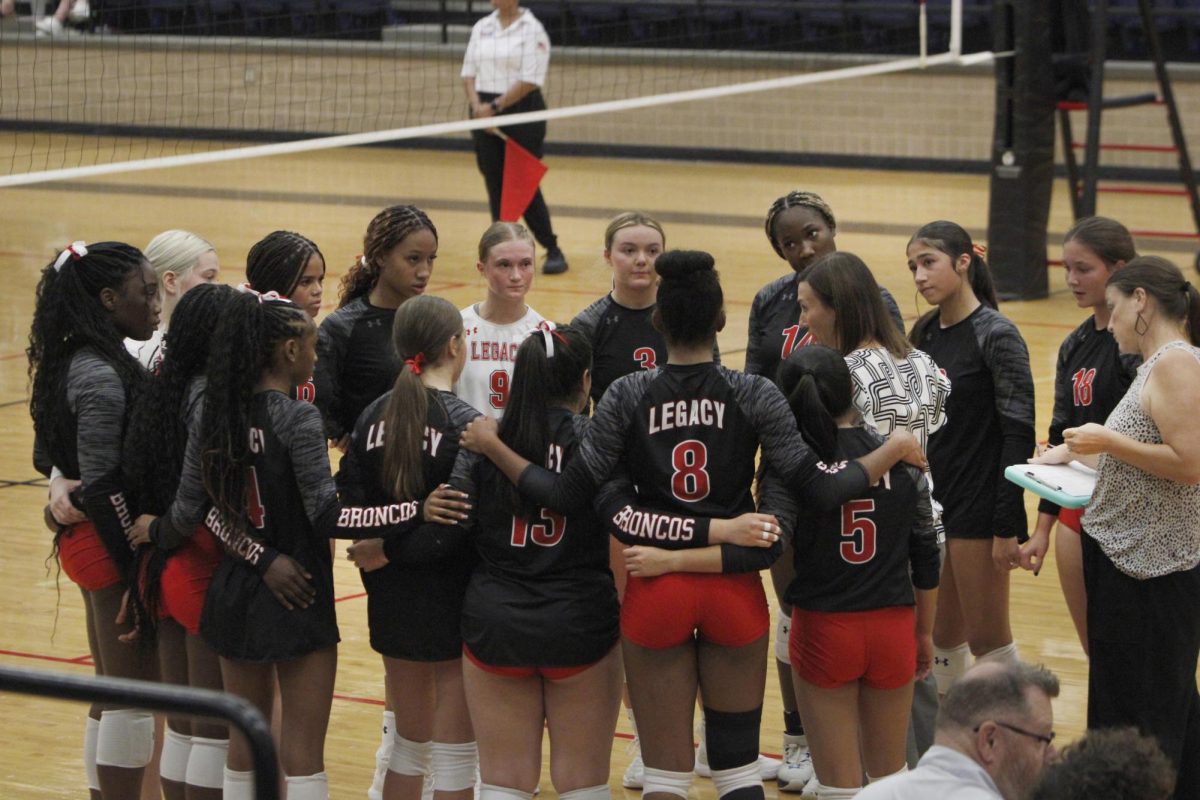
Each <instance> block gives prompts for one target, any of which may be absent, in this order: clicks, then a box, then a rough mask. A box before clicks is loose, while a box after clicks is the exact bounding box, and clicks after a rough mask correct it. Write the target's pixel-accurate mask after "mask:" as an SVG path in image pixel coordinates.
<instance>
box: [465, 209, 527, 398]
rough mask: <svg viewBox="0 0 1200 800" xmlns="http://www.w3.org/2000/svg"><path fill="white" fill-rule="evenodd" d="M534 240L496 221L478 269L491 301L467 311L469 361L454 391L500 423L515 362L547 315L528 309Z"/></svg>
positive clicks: (485, 235) (520, 229) (511, 224)
mask: <svg viewBox="0 0 1200 800" xmlns="http://www.w3.org/2000/svg"><path fill="white" fill-rule="evenodd" d="M533 250H534V247H533V237H531V236H530V235H529V231H527V230H525V228H524V227H522V226H521V225H518V224H516V223H515V222H494V223H492V225H491V226H490V227H489V228H488V229H487V230H486V231H484V233H483V237H482V238H480V240H479V261H478V263H476V265H475V268H476V269H477V270H479V274H480V275H482V276H483V278H484V280H485V281H486V282H487V297H486V298H484V300H483V302H482V303H475V304H474V305H470V306H467V307H466V308H464V309H463V310H462V318H463V328H464V330H465V331H466V336H467V361H466V365H465V366H464V367H463V372H462V376H461V377H460V378H459V379H458V383H456V384H455V386H454V393H455V394H457V395H458V396H459V397H461V398H462V399H463V400H464V401H465V402H466V403H467V405H469V406H471V407H472V408H475V409H478V410H479V411H480V413H482V414H485V415H487V416H489V417H494V418H495V419H499V418H500V417H501V416H502V415H503V414H504V404H505V403H506V402H507V401H508V388H509V381H511V380H512V362H513V359H514V358H516V355H517V348H518V347H519V346H520V345H521V342H523V341H525V337H526V336H528V335H529V333H530V332H531V331H533V330H535V329H537V327H538V326H539V325H545V324H546V321H545V320H544V319H543V318H542V315H541V314H539V313H537V312H536V311H534V310H533V309H532V308H530V307H529V306H527V305H525V296H526V295H527V294H529V289H530V287H532V286H533V273H534V252H533Z"/></svg>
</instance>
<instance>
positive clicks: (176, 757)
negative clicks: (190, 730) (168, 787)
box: [158, 725, 192, 783]
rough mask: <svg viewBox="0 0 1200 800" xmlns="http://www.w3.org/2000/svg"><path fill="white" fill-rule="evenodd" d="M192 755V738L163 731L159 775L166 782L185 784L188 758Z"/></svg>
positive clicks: (178, 733) (183, 734)
mask: <svg viewBox="0 0 1200 800" xmlns="http://www.w3.org/2000/svg"><path fill="white" fill-rule="evenodd" d="M191 753H192V737H191V736H188V735H187V734H186V733H180V732H179V731H173V730H171V726H170V725H168V726H167V727H166V730H165V731H163V748H162V755H161V756H159V758H158V774H159V777H161V778H162V779H163V780H165V781H174V782H175V783H183V782H184V779H185V778H187V765H188V758H189V757H190V756H191Z"/></svg>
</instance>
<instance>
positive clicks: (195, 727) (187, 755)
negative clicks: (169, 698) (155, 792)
mask: <svg viewBox="0 0 1200 800" xmlns="http://www.w3.org/2000/svg"><path fill="white" fill-rule="evenodd" d="M167 296H170V295H169V294H168V295H167ZM236 296H237V293H236V292H235V291H234V290H233V289H232V288H230V287H228V286H222V285H218V284H202V285H200V286H197V287H195V288H194V289H193V290H192V291H189V292H188V293H187V294H186V296H185V297H183V299H181V300H180V301H179V305H178V306H177V307H176V313H175V315H174V317H173V324H172V327H171V328H170V329H169V330H168V331H167V335H166V337H165V338H164V340H163V341H164V342H165V344H166V350H165V352H166V357H165V358H164V359H163V362H162V366H161V369H160V371H159V372H158V374H157V375H155V376H154V377H153V378H151V380H150V382H149V385H148V386H147V387H146V389H145V390H144V391H143V392H142V393H141V394H140V396H139V397H138V398H137V401H136V402H135V404H134V408H133V413H132V414H130V422H129V431H128V433H127V435H126V438H125V473H126V475H127V476H128V479H127V483H128V485H129V487H130V490H131V492H132V493H133V496H134V498H135V506H136V508H137V509H138V511H139V513H142V514H162V513H164V512H165V511H166V510H167V508H168V507H170V505H171V501H172V500H173V499H174V497H175V491H176V488H177V487H178V485H179V476H180V473H181V472H182V471H183V454H184V452H185V449H186V447H187V438H188V430H189V427H190V422H191V420H193V419H195V418H196V417H198V416H199V414H200V410H201V408H202V407H203V397H204V367H205V364H206V363H207V361H208V353H209V347H210V341H211V338H212V334H213V331H214V330H215V328H216V326H217V320H218V319H219V318H220V315H221V311H222V310H223V308H224V307H225V306H226V305H227V304H228V303H229V302H230V301H231V300H232V299H233V298H234V297H236ZM133 541H134V544H137V545H146V544H151V545H153V547H152V548H150V550H149V552H148V553H145V554H144V557H145V558H146V562H145V563H144V564H143V565H142V569H141V582H142V587H141V589H142V602H143V605H144V606H145V608H146V609H147V611H148V615H147V616H148V617H149V619H148V620H147V625H153V626H154V631H153V632H154V640H155V643H156V644H157V647H158V663H159V673H160V675H161V677H162V680H163V681H164V682H166V683H175V684H180V685H183V686H194V687H198V688H204V689H216V690H218V691H219V690H220V689H221V688H222V685H221V667H220V664H219V663H218V661H217V656H216V654H215V653H213V651H212V649H211V648H209V647H208V645H206V644H205V643H204V640H203V639H201V638H200V612H201V609H203V607H204V598H205V595H206V594H207V592H208V585H209V583H210V582H211V581H212V575H213V573H214V572H215V571H216V569H217V564H218V563H219V562H220V560H221V547H220V545H219V544H218V543H217V540H216V539H215V538H214V537H213V535H212V533H211V532H210V531H209V530H208V528H206V527H204V526H203V525H200V526H197V527H196V528H195V529H194V530H193V531H191V532H189V535H188V536H186V537H185V538H184V539H183V540H182V541H177V542H167V541H157V542H150V541H149V539H148V538H147V539H146V540H142V539H141V538H138V537H134V539H133ZM228 749H229V733H228V729H227V727H226V726H225V725H224V724H222V723H217V722H212V721H208V720H200V719H196V720H190V719H188V718H187V717H177V716H171V717H169V718H168V720H167V729H166V732H165V739H164V743H163V752H162V757H161V759H160V762H159V774H160V777H161V779H162V785H163V794H164V795H165V796H166V797H167V798H168V800H177V799H179V800H181V799H182V798H183V797H184V796H185V794H186V796H187V797H189V798H191V799H192V800H219V799H220V796H221V785H222V782H223V780H224V777H223V775H224V768H225V754H226V751H227V750H228ZM185 787H186V788H185Z"/></svg>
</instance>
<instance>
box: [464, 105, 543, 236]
mask: <svg viewBox="0 0 1200 800" xmlns="http://www.w3.org/2000/svg"><path fill="white" fill-rule="evenodd" d="M497 97H499V95H497V94H491V93H489V92H480V93H479V99H480V100H482V101H483V102H485V103H486V102H488V101H489V100H494V99H496V98H497ZM545 107H546V101H545V100H544V99H543V98H542V93H541V91H538V90H535V91H532V92H530V93H529V94H527V95H525V97H524V98H523V99H522V100H521V102H519V103H516V104H514V105H512V106H510V107H508V108H506V109H504V111H503V112H502V113H501V116H503V115H504V114H518V113H522V112H525V111H541V110H542V109H544V108H545ZM500 130H502V131H503V132H504V133H505V134H506V135H508V136H510V137H512V138H513V139H514V140H515V141H516V143H517V144H519V145H521V146H522V147H524V148H525V149H526V150H528V151H529V152H531V153H533V154H534V155H535V156H537V157H538V158H541V157H542V143H543V142H544V141H546V123H545V122H533V123H530V124H528V125H509V126H505V127H501V128H500ZM471 138H472V139H473V140H474V142H475V163H476V164H478V165H479V171H480V172H482V173H483V182H484V184H485V185H486V186H487V193H488V207H489V208H491V211H492V221H493V222H494V221H496V220H498V219H500V190H501V187H502V186H503V183H504V140H503V139H501V138H500V137H499V136H493V135H492V134H490V133H485V132H483V131H471ZM525 224H526V225H528V226H529V232H530V233H532V234H533V238H534V239H536V240H537V243H538V244H540V245H541V246H542V247H543V248H545V249H547V250H549V249H550V248H551V247H556V246H557V245H558V237H557V236H555V235H554V228H553V227H551V225H550V209H549V208H547V207H546V200H545V198H543V197H542V190H541V189H538V190H537V194H535V195H534V196H533V200H532V201H531V202H530V203H529V208H527V209H525Z"/></svg>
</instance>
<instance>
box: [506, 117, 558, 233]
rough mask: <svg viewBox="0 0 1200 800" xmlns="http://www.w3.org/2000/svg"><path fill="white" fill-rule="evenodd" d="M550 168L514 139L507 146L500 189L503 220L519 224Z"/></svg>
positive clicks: (508, 141) (509, 140) (507, 142)
mask: <svg viewBox="0 0 1200 800" xmlns="http://www.w3.org/2000/svg"><path fill="white" fill-rule="evenodd" d="M547 169H548V167H547V166H546V165H545V164H543V163H542V162H541V161H539V160H538V159H537V157H536V156H534V154H533V153H531V152H529V151H528V150H526V149H525V148H524V147H521V145H519V144H517V142H516V140H514V139H512V138H511V137H510V138H509V139H508V140H507V141H505V143H504V183H503V184H502V185H501V186H502V188H501V190H500V220H501V221H502V222H516V221H517V220H519V219H520V218H521V217H522V216H523V215H524V214H525V209H527V208H529V203H530V202H531V201H532V200H533V196H534V195H535V194H537V190H538V184H539V183H541V180H542V176H543V175H545V174H546V170H547Z"/></svg>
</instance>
